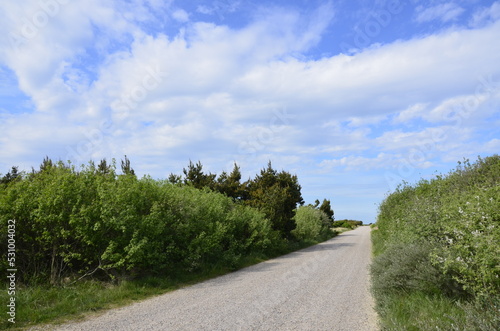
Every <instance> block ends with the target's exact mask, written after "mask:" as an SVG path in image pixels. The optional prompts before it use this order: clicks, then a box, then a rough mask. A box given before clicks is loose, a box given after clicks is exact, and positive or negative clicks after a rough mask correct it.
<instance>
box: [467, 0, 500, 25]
mask: <svg viewBox="0 0 500 331" xmlns="http://www.w3.org/2000/svg"><path fill="white" fill-rule="evenodd" d="M499 19H500V2H498V1H496V2H494V3H493V4H492V5H491V7H489V8H481V9H478V10H477V11H476V12H475V13H474V15H473V16H472V19H471V20H470V23H469V24H470V25H471V26H472V27H480V26H484V25H485V24H488V23H491V22H495V21H498V20H499Z"/></svg>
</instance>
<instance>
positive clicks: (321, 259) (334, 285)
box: [56, 226, 377, 331]
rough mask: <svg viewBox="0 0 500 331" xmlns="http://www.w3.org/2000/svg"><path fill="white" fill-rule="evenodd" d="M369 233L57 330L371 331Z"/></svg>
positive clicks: (335, 240) (364, 231) (360, 231)
mask: <svg viewBox="0 0 500 331" xmlns="http://www.w3.org/2000/svg"><path fill="white" fill-rule="evenodd" d="M370 260H371V241H370V228H369V227H366V226H365V227H360V228H357V229H356V230H353V231H349V232H346V233H343V234H341V235H339V236H337V237H335V238H333V239H331V240H329V241H326V242H324V243H321V244H319V245H316V246H312V247H309V248H306V249H303V250H300V251H297V252H294V253H291V254H288V255H285V256H282V257H279V258H276V259H272V260H268V261H265V262H262V263H259V264H257V265H254V266H251V267H248V268H245V269H242V270H239V271H237V272H233V273H231V274H228V275H225V276H221V277H218V278H214V279H211V280H208V281H205V282H202V283H199V284H196V285H193V286H189V287H186V288H183V289H179V290H176V291H173V292H169V293H167V294H164V295H161V296H158V297H155V298H152V299H148V300H145V301H142V302H138V303H135V304H132V305H130V306H127V307H123V308H119V309H113V310H110V311H108V312H106V313H104V314H103V315H101V316H98V317H94V318H91V319H88V320H86V321H83V322H78V323H69V324H64V325H60V326H58V327H57V328H56V330H89V331H90V330H92V331H95V330H117V331H118V330H119V331H123V330H134V331H135V330H190V331H191V330H231V331H233V330H273V331H274V330H349V331H353V330H363V331H369V330H377V317H376V314H375V312H374V310H373V300H372V297H371V295H370V292H369V272H368V265H369V263H370Z"/></svg>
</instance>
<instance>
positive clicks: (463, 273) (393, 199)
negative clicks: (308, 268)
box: [372, 155, 500, 329]
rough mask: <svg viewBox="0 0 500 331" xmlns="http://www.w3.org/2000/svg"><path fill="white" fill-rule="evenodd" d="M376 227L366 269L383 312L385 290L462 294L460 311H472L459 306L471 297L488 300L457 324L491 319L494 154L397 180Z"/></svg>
mask: <svg viewBox="0 0 500 331" xmlns="http://www.w3.org/2000/svg"><path fill="white" fill-rule="evenodd" d="M377 227H378V230H375V231H374V233H373V236H372V238H373V240H374V251H375V253H376V255H377V257H376V258H375V259H374V264H373V266H372V276H373V284H374V285H373V288H374V292H375V294H376V297H377V300H378V302H379V308H380V310H379V311H380V312H381V313H382V317H383V319H384V318H390V317H388V316H389V315H390V313H387V312H388V309H387V306H386V307H385V308H384V307H383V306H384V305H385V303H384V302H387V300H386V294H385V293H387V292H392V293H399V295H403V294H404V293H421V294H425V295H428V296H430V297H431V296H432V297H434V296H435V295H441V296H443V295H444V296H447V297H449V298H450V299H451V300H457V301H456V302H462V301H460V300H464V299H466V301H463V302H464V303H463V304H462V306H461V308H458V311H460V313H459V314H461V315H463V316H465V315H467V314H468V315H467V316H472V314H469V313H467V312H469V311H477V309H476V308H471V307H478V306H477V305H478V304H479V303H482V302H494V303H495V304H494V305H490V306H489V307H491V308H488V305H482V307H486V308H485V309H486V310H487V311H485V312H482V313H481V314H480V315H478V316H480V317H478V318H477V319H474V318H472V319H471V318H469V317H468V318H469V319H463V318H462V322H463V321H466V322H463V323H466V324H463V323H462V322H460V323H462V324H460V325H467V327H466V328H465V329H469V326H470V325H475V324H474V323H478V324H477V325H489V324H488V323H494V322H492V321H497V322H498V320H495V319H492V318H491V316H493V315H495V314H497V313H498V305H497V304H496V303H498V300H499V298H500V296H499V293H500V245H499V244H498V243H499V241H500V156H498V155H495V156H492V157H488V158H485V159H481V158H479V159H478V160H477V161H476V162H475V163H474V164H470V163H469V162H468V161H465V162H463V163H459V166H458V167H457V169H455V170H453V171H451V172H450V173H449V174H448V175H446V176H442V175H439V176H436V178H435V179H432V180H430V181H429V180H421V181H420V182H418V183H416V184H415V185H409V184H408V183H403V184H402V185H401V186H399V187H398V188H397V189H396V191H395V192H393V193H392V194H390V195H389V196H387V197H386V199H385V200H384V201H383V202H382V204H381V205H380V210H379V215H378V218H377ZM395 296H397V294H395ZM430 300H433V299H430ZM495 305H496V306H495ZM463 307H467V308H463ZM495 307H496V308H495ZM474 309H476V310H474ZM491 309H493V312H491V311H490V310H491ZM466 313H467V314H466ZM384 314H385V315H384ZM386 321H387V320H386ZM457 323H458V322H457ZM455 324H456V323H455ZM456 325H459V324H456ZM481 328H482V327H481ZM481 328H480V329H481ZM459 329H460V328H459ZM470 329H474V327H470ZM485 329H487V328H485Z"/></svg>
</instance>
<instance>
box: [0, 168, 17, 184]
mask: <svg viewBox="0 0 500 331" xmlns="http://www.w3.org/2000/svg"><path fill="white" fill-rule="evenodd" d="M19 175H20V174H19V170H18V167H12V169H11V170H10V171H9V172H8V173H7V174H6V175H5V176H3V177H2V178H1V179H0V184H8V183H10V182H13V181H15V180H16V179H17V178H18V177H19Z"/></svg>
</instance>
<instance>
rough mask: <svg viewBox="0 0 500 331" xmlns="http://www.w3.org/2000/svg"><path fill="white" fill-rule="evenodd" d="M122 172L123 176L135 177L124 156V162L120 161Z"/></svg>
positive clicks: (128, 161)
mask: <svg viewBox="0 0 500 331" xmlns="http://www.w3.org/2000/svg"><path fill="white" fill-rule="evenodd" d="M122 171H123V174H124V175H132V176H135V171H134V169H132V167H131V165H130V160H129V159H128V158H127V155H125V160H122Z"/></svg>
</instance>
